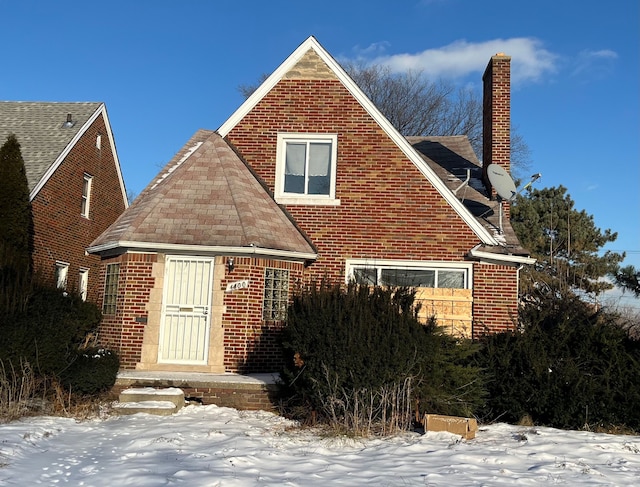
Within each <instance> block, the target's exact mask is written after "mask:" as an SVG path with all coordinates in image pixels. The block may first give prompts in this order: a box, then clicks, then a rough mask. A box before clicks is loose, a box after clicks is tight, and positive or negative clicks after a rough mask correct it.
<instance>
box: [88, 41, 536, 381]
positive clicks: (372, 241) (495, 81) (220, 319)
mask: <svg viewBox="0 0 640 487" xmlns="http://www.w3.org/2000/svg"><path fill="white" fill-rule="evenodd" d="M509 62H510V58H509V57H507V56H503V55H496V56H494V57H493V58H492V59H491V61H490V62H489V66H488V67H487V71H486V73H485V76H484V79H485V90H486V93H485V100H486V103H487V106H486V107H485V115H486V117H485V118H486V123H487V130H488V131H489V132H490V136H485V140H486V142H487V147H486V152H485V155H484V159H485V163H486V162H487V161H489V162H491V163H493V164H498V165H500V166H502V167H503V168H504V169H505V170H507V171H508V170H509V125H510V120H509V117H510V115H509V112H510V109H509V97H510V94H509V76H510V75H509ZM492 194H493V190H492V188H491V187H490V184H489V181H488V179H487V178H486V177H483V168H482V166H481V165H480V164H479V162H478V160H477V157H476V155H475V154H474V152H473V150H472V148H471V145H470V143H469V141H468V139H467V138H466V137H462V136H450V137H409V138H405V137H403V136H402V135H400V134H399V133H398V132H397V131H396V130H395V129H394V128H393V127H392V126H391V125H390V124H389V122H388V121H387V120H386V119H385V118H384V117H383V116H382V114H381V113H380V112H379V111H378V109H377V108H376V107H375V106H373V104H372V103H371V102H370V101H369V100H368V99H367V97H366V96H365V95H364V94H363V93H362V91H361V90H360V89H359V88H358V87H357V86H356V85H355V83H354V82H353V81H352V79H351V78H350V77H349V76H348V75H347V74H346V72H345V71H344V70H343V69H342V68H341V67H340V65H339V64H338V63H337V62H336V61H335V60H334V59H333V58H332V57H331V56H330V55H329V54H328V53H327V52H326V51H325V50H324V48H323V47H322V46H321V45H320V44H319V43H318V42H317V41H316V39H315V38H313V37H310V38H309V39H307V40H306V41H305V42H304V43H303V44H301V45H300V46H299V47H298V49H296V50H295V51H294V52H293V53H292V54H291V55H290V56H289V57H288V58H287V59H286V60H285V61H284V62H283V63H282V64H281V65H280V66H279V67H278V68H277V69H276V70H275V71H274V72H273V74H272V75H271V76H270V77H269V78H267V79H266V80H265V81H264V83H263V84H262V85H261V86H260V87H259V88H258V89H257V90H256V91H255V92H254V93H253V94H252V95H251V96H250V97H249V98H248V99H247V100H246V101H245V102H244V103H243V104H242V105H241V106H240V107H239V108H238V109H237V110H236V112H235V113H233V114H232V115H231V117H230V118H229V119H228V120H227V121H226V122H225V123H224V124H223V125H222V126H221V127H220V128H219V129H218V130H217V131H216V132H209V131H203V130H202V131H199V132H197V133H196V134H195V135H194V136H193V138H192V139H191V140H190V141H189V142H188V143H187V144H186V145H185V146H184V147H183V148H182V149H181V150H180V151H179V152H178V153H177V154H176V156H175V157H174V158H173V159H172V160H171V161H170V162H169V164H168V165H167V166H166V167H165V168H164V169H163V170H162V172H161V173H160V174H158V176H157V177H156V178H155V179H154V180H153V181H152V182H151V184H150V185H149V186H148V187H147V188H146V189H145V190H144V191H143V193H141V195H140V196H139V197H138V199H137V200H136V202H135V203H134V204H133V205H132V206H131V207H130V208H129V209H128V210H127V211H125V213H124V214H123V215H122V216H121V217H120V218H119V219H118V221H117V222H116V223H115V224H114V225H113V226H112V227H111V228H109V229H108V230H107V231H106V232H105V233H104V234H102V235H101V236H100V237H99V238H98V239H97V240H96V241H95V242H93V244H92V245H91V247H90V249H89V250H90V252H93V253H97V254H99V255H100V256H101V257H102V260H103V262H102V263H103V271H102V276H103V279H104V286H105V292H104V296H103V297H102V303H103V311H104V313H105V317H104V321H103V324H102V338H103V340H105V341H106V342H107V343H108V344H109V345H110V346H111V347H115V348H117V349H118V350H120V354H121V359H122V366H123V368H125V369H126V368H130V369H133V368H136V369H138V370H167V371H201V372H214V373H220V372H249V371H268V370H274V369H276V368H277V366H278V363H279V360H280V357H279V355H278V348H277V346H276V343H275V340H274V339H273V337H274V336H275V332H277V330H278V329H279V326H280V321H279V320H280V318H282V311H283V310H284V309H285V308H286V304H287V300H288V298H289V297H290V295H291V292H292V291H293V290H294V289H295V286H296V285H297V284H298V283H303V282H309V281H311V280H319V279H323V278H328V279H330V280H332V281H334V282H348V281H349V280H352V279H354V280H356V281H358V282H367V283H375V284H389V285H411V286H414V287H416V288H417V292H418V298H419V299H420V300H421V302H422V309H423V313H424V317H425V318H426V317H427V316H431V315H435V316H436V317H437V319H438V321H439V323H440V324H441V325H443V326H444V327H445V328H447V329H448V330H449V331H450V332H451V333H455V334H459V335H464V336H474V335H479V334H481V333H484V332H495V331H500V330H506V329H509V328H513V327H514V326H515V322H516V319H517V291H518V271H519V269H520V267H521V266H522V265H525V264H530V263H532V262H533V259H531V258H530V257H529V256H528V255H527V253H526V251H525V250H524V249H522V248H521V247H520V245H519V243H518V241H517V239H516V237H515V234H514V233H513V230H512V229H511V226H510V224H509V220H508V204H506V205H505V204H501V203H499V202H498V201H496V200H495V198H494V197H491V195H492ZM502 210H504V211H503V213H504V215H505V217H504V218H502V217H501V211H502Z"/></svg>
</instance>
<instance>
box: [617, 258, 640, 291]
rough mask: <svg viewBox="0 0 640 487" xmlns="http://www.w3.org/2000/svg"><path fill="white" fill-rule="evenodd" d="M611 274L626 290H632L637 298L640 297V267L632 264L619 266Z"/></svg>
mask: <svg viewBox="0 0 640 487" xmlns="http://www.w3.org/2000/svg"><path fill="white" fill-rule="evenodd" d="M611 276H612V277H613V279H614V281H615V283H616V284H617V285H618V286H620V287H621V288H622V289H623V290H624V291H630V292H632V293H633V294H635V296H636V298H640V269H636V268H635V267H633V266H632V265H628V266H626V267H619V268H618V269H616V271H615V272H614V273H612V274H611Z"/></svg>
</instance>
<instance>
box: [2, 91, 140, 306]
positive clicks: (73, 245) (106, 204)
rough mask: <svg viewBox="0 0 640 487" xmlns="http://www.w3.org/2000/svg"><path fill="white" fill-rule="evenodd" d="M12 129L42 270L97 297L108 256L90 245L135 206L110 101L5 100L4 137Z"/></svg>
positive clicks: (44, 275)
mask: <svg viewBox="0 0 640 487" xmlns="http://www.w3.org/2000/svg"><path fill="white" fill-rule="evenodd" d="M10 134H15V136H16V138H17V139H18V142H19V143H20V150H21V153H22V157H23V159H24V164H25V170H26V175H27V182H28V185H29V191H30V200H31V207H32V212H33V228H34V231H33V245H34V251H33V264H34V271H35V272H36V273H37V274H38V275H39V276H40V277H41V278H42V279H44V280H45V281H46V282H49V283H52V284H56V285H58V286H59V287H64V288H65V289H68V290H73V291H78V292H80V293H81V294H82V296H83V297H84V298H86V299H88V300H90V301H93V302H96V301H97V300H98V294H99V275H100V257H99V256H96V255H91V254H88V253H87V252H86V248H87V247H88V246H89V244H90V243H91V242H92V241H93V240H95V239H96V238H97V237H98V236H99V235H100V234H101V233H102V232H103V231H104V230H105V229H107V228H108V227H109V226H110V225H111V224H112V223H113V222H114V221H115V220H116V218H117V217H118V216H119V215H120V214H121V213H122V212H123V211H124V210H125V208H126V207H127V198H126V192H125V187H124V182H123V179H122V174H121V172H120V163H119V161H118V156H117V154H116V149H115V142H114V139H113V133H112V131H111V125H110V124H109V119H108V117H107V110H106V107H105V105H104V104H103V103H78V102H71V103H67V102H14V101H0V140H1V141H2V142H0V143H4V142H5V141H6V139H7V137H8V136H9V135H10Z"/></svg>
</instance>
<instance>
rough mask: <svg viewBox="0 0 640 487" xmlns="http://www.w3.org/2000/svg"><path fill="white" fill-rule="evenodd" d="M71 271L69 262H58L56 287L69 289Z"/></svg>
mask: <svg viewBox="0 0 640 487" xmlns="http://www.w3.org/2000/svg"><path fill="white" fill-rule="evenodd" d="M68 273H69V264H68V263H66V262H56V287H57V288H58V289H67V274H68Z"/></svg>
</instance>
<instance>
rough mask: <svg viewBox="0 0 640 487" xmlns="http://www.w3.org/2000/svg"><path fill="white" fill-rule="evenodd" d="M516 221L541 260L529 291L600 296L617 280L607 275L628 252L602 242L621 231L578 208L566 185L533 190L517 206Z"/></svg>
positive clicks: (530, 273) (526, 281) (526, 284)
mask: <svg viewBox="0 0 640 487" xmlns="http://www.w3.org/2000/svg"><path fill="white" fill-rule="evenodd" d="M511 224H512V226H513V229H514V230H515V232H516V234H517V235H518V238H519V239H520V242H521V243H522V245H523V246H524V247H525V248H526V249H528V250H529V252H531V255H532V256H533V257H535V258H536V259H538V262H537V263H536V265H535V266H534V267H533V268H531V269H528V270H527V272H525V273H524V274H523V282H522V285H523V289H522V290H523V292H524V293H525V294H531V293H532V292H533V290H534V289H535V290H540V289H547V290H553V291H561V292H571V293H576V292H578V293H580V292H582V293H588V294H593V295H595V296H597V295H598V294H599V293H601V292H602V291H605V290H607V289H611V287H612V285H611V284H610V283H609V282H607V281H606V280H604V279H602V278H603V277H605V276H607V275H610V274H612V273H613V272H615V270H616V269H617V267H618V264H619V263H620V262H621V261H622V260H623V259H624V254H620V253H616V252H611V251H607V252H604V253H601V249H602V247H603V246H604V245H605V244H606V243H608V242H613V241H615V240H616V238H617V236H618V235H617V233H615V232H612V231H611V230H609V229H607V230H604V231H602V230H600V229H599V228H597V227H596V225H595V223H594V221H593V216H592V215H589V214H587V213H586V212H585V211H584V210H582V211H578V210H577V209H575V208H574V201H573V200H572V199H571V197H570V196H569V195H568V194H567V189H566V188H564V187H563V186H559V187H557V188H543V189H540V190H537V189H534V190H529V191H528V193H527V195H525V196H520V197H519V198H518V199H517V201H516V203H515V204H514V205H513V207H512V209H511Z"/></svg>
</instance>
